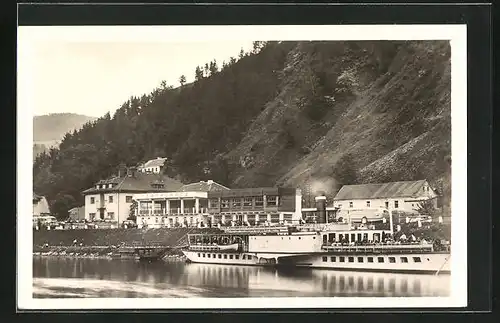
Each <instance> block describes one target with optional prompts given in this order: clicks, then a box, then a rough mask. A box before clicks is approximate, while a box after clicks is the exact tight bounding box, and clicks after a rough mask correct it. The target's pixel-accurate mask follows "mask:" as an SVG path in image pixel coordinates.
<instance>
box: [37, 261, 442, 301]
mask: <svg viewBox="0 0 500 323" xmlns="http://www.w3.org/2000/svg"><path fill="white" fill-rule="evenodd" d="M33 276H34V280H33V281H34V282H33V296H34V297H37V298H50V297H57V298H68V297H290V296H292V297H293V296H306V297H310V296H321V297H331V296H371V297H376V296H395V297H402V296H406V297H408V296H448V294H449V288H450V275H438V276H435V275H410V274H389V273H363V272H346V271H332V270H311V269H293V270H289V269H288V270H282V269H270V268H262V267H246V266H222V265H206V264H185V263H182V262H154V263H142V262H136V261H133V260H108V259H74V258H49V257H47V258H45V257H33Z"/></svg>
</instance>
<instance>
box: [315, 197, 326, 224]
mask: <svg viewBox="0 0 500 323" xmlns="http://www.w3.org/2000/svg"><path fill="white" fill-rule="evenodd" d="M314 200H315V201H316V209H317V211H316V214H317V216H316V221H317V223H326V196H325V193H321V195H319V196H316V197H315V198H314Z"/></svg>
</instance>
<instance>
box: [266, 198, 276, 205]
mask: <svg viewBox="0 0 500 323" xmlns="http://www.w3.org/2000/svg"><path fill="white" fill-rule="evenodd" d="M267 205H268V206H276V205H278V197H276V196H268V197H267Z"/></svg>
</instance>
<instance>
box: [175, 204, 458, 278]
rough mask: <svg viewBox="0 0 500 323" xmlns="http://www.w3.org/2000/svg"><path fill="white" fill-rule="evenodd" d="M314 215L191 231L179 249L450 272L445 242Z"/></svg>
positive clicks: (196, 254)
mask: <svg viewBox="0 0 500 323" xmlns="http://www.w3.org/2000/svg"><path fill="white" fill-rule="evenodd" d="M320 219H323V221H322V222H323V223H320V224H314V225H298V226H281V227H274V228H273V227H263V228H258V227H254V228H238V227H233V228H229V229H227V230H226V232H225V233H220V234H191V235H189V237H188V238H189V246H188V250H185V251H183V252H184V254H185V256H186V257H187V259H188V260H189V261H191V262H195V263H210V264H224V265H256V266H291V267H306V268H324V269H335V270H351V271H354V270H356V271H387V272H413V273H449V272H450V263H451V261H450V249H449V246H443V245H440V244H437V243H429V242H425V241H420V242H404V243H402V242H385V241H386V239H385V238H386V237H387V236H392V232H386V231H384V230H375V229H368V227H367V226H364V228H358V229H354V230H353V229H352V227H351V224H350V223H349V224H347V223H324V222H326V220H325V216H324V214H323V215H320ZM320 222H321V220H320ZM391 222H392V221H391ZM390 227H391V228H392V223H391V225H390Z"/></svg>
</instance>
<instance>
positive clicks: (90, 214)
mask: <svg viewBox="0 0 500 323" xmlns="http://www.w3.org/2000/svg"><path fill="white" fill-rule="evenodd" d="M89 218H90V221H92V220H94V218H95V213H89Z"/></svg>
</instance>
